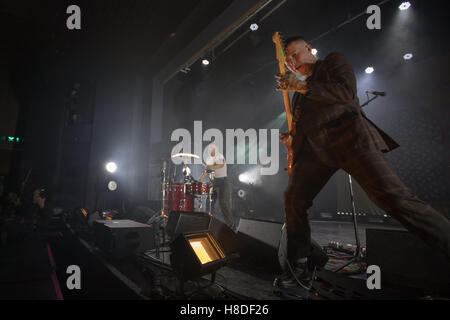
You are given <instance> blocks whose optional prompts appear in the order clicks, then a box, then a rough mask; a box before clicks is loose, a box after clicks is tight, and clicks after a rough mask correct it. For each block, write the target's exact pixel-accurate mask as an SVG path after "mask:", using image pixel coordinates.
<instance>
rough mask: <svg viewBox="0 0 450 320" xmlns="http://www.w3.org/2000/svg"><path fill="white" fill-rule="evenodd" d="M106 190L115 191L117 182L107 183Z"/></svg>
mask: <svg viewBox="0 0 450 320" xmlns="http://www.w3.org/2000/svg"><path fill="white" fill-rule="evenodd" d="M108 190H109V191H116V190H117V182H115V181H114V180H111V181H109V182H108Z"/></svg>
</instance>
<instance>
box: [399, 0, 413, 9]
mask: <svg viewBox="0 0 450 320" xmlns="http://www.w3.org/2000/svg"><path fill="white" fill-rule="evenodd" d="M409 7H411V3H410V2H409V1H405V2H402V4H401V5H400V6H399V7H398V8H399V9H400V10H402V11H403V10H407V9H408V8H409Z"/></svg>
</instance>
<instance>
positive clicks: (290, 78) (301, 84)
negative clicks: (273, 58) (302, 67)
mask: <svg viewBox="0 0 450 320" xmlns="http://www.w3.org/2000/svg"><path fill="white" fill-rule="evenodd" d="M275 79H277V81H278V87H277V88H276V90H277V91H297V92H300V93H303V94H305V93H307V92H308V86H307V84H306V81H302V80H300V79H299V78H297V76H296V75H295V74H293V73H292V72H286V73H285V74H277V75H275Z"/></svg>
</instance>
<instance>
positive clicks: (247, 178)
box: [239, 173, 250, 183]
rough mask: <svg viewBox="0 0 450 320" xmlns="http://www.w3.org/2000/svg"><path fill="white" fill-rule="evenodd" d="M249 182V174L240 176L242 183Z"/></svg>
mask: <svg viewBox="0 0 450 320" xmlns="http://www.w3.org/2000/svg"><path fill="white" fill-rule="evenodd" d="M249 180H250V177H249V176H248V174H246V173H241V174H240V175H239V181H240V182H242V183H248V182H249Z"/></svg>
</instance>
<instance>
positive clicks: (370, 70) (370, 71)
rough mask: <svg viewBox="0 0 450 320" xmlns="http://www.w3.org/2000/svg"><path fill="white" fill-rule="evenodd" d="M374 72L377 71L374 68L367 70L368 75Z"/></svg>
mask: <svg viewBox="0 0 450 320" xmlns="http://www.w3.org/2000/svg"><path fill="white" fill-rule="evenodd" d="M374 70H375V69H374V68H372V67H367V68H366V73H367V74H371V73H372V72H373V71H374Z"/></svg>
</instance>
